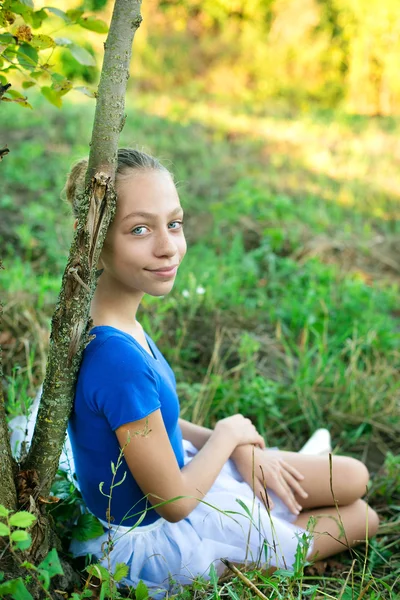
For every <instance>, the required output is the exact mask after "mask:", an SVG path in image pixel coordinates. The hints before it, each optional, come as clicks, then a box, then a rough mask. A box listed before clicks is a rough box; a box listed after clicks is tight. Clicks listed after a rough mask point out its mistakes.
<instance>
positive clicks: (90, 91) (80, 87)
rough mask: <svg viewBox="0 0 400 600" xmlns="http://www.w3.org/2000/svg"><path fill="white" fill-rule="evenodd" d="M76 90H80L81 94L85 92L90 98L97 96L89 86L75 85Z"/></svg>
mask: <svg viewBox="0 0 400 600" xmlns="http://www.w3.org/2000/svg"><path fill="white" fill-rule="evenodd" d="M74 90H76V91H77V92H80V93H81V94H85V96H88V97H89V98H96V94H95V93H94V92H93V91H92V90H89V88H87V87H85V86H83V85H79V86H77V87H74Z"/></svg>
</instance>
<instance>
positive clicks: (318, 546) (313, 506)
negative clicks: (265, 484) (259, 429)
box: [266, 450, 379, 559]
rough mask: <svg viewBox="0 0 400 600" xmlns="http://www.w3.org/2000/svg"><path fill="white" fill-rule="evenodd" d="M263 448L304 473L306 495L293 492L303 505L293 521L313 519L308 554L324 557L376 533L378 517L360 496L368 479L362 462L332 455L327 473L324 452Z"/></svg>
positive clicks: (300, 523)
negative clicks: (298, 452) (310, 546)
mask: <svg viewBox="0 0 400 600" xmlns="http://www.w3.org/2000/svg"><path fill="white" fill-rule="evenodd" d="M266 452H268V453H271V454H274V455H275V456H277V455H280V458H282V459H283V460H284V461H286V462H287V463H289V464H291V465H292V466H293V467H295V468H296V469H297V470H298V471H300V473H302V474H303V475H304V480H303V481H302V482H301V485H302V487H303V488H304V490H305V491H306V492H307V493H308V498H301V497H300V496H298V495H296V500H297V501H298V502H299V504H301V506H302V507H303V509H304V510H303V512H302V513H301V514H300V515H299V517H298V518H297V520H296V524H297V525H300V527H302V528H304V529H306V528H307V523H308V521H309V519H310V517H314V518H315V519H316V524H315V527H314V533H313V539H314V545H313V551H312V553H311V556H309V558H315V559H323V558H326V557H327V556H331V555H332V554H336V553H338V552H341V551H342V550H345V549H346V548H348V547H352V546H355V545H356V544H358V543H364V544H365V542H366V540H367V539H368V538H370V537H372V536H374V535H375V534H376V532H377V530H378V526H379V517H378V515H377V514H376V512H375V511H374V510H373V509H372V508H371V507H369V506H368V505H367V504H366V503H365V502H364V500H361V497H362V496H364V494H365V493H366V490H367V485H368V480H369V473H368V470H367V468H366V466H365V465H364V464H363V463H361V462H360V461H358V460H356V459H354V458H349V457H346V456H333V457H332V473H331V469H330V463H329V457H328V456H307V455H305V454H297V453H295V452H283V451H278V450H267V451H266ZM331 479H332V485H331ZM332 491H333V495H332ZM335 503H336V504H337V505H338V509H337V508H336V506H335ZM339 515H340V516H339ZM343 529H344V532H343Z"/></svg>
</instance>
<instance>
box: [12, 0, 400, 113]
mask: <svg viewBox="0 0 400 600" xmlns="http://www.w3.org/2000/svg"><path fill="white" fill-rule="evenodd" d="M37 4H38V5H39V0H37ZM111 7H112V3H111V2H107V0H83V1H81V2H79V0H76V1H73V0H70V1H65V0H54V7H53V8H51V7H44V8H40V9H39V10H34V8H33V0H4V1H3V2H0V51H1V55H0V75H1V79H0V83H2V84H3V85H4V83H5V82H6V81H8V80H11V81H13V82H14V80H15V81H18V76H19V78H20V79H21V75H22V79H23V81H24V87H25V88H28V87H30V86H31V85H32V86H33V85H39V87H41V88H42V92H43V94H44V95H45V97H46V98H47V99H48V100H50V102H53V103H54V104H56V106H59V105H60V103H61V98H62V96H63V95H64V94H66V93H67V92H68V91H69V90H70V89H71V88H72V87H73V82H74V80H75V79H79V80H82V79H83V80H84V81H85V82H87V83H89V84H94V83H95V82H96V79H97V71H96V69H95V66H96V56H97V55H101V54H102V48H101V44H100V41H99V40H96V38H95V37H93V36H91V35H89V34H90V33H91V32H92V33H105V32H106V31H107V25H106V22H109V19H110V12H111ZM87 13H89V14H87ZM90 13H95V14H90ZM142 14H143V18H144V20H143V23H142V25H141V27H140V30H139V34H138V36H137V38H136V40H135V59H134V67H133V69H134V72H135V80H136V81H139V82H140V85H141V87H142V90H146V91H148V90H152V91H156V92H160V93H161V92H162V93H165V92H167V93H174V94H176V93H178V94H180V95H183V96H185V97H186V98H191V99H197V98H198V97H199V96H203V97H204V96H208V97H212V98H215V99H217V100H221V101H223V102H229V103H235V104H238V103H240V104H242V105H243V104H244V105H246V106H247V108H250V107H251V109H252V110H253V111H254V112H257V111H259V110H262V108H263V106H264V104H265V102H266V101H269V100H270V99H271V98H275V99H279V100H280V101H281V103H282V104H283V105H285V106H290V107H291V108H293V107H297V108H309V107H310V105H313V106H314V107H315V106H319V107H322V108H333V107H338V106H340V107H341V108H345V109H346V110H349V111H351V112H356V113H361V114H369V115H389V114H394V113H397V112H398V111H399V108H400V77H399V75H398V64H399V61H400V44H399V40H400V3H399V2H398V0H370V1H369V2H368V3H366V2H365V0H303V2H301V3H299V1H298V0H147V1H146V2H144V3H143V5H142ZM65 26H67V27H68V37H67V38H65V37H64V36H62V37H57V36H56V37H55V36H54V35H53V31H55V30H58V29H60V28H64V27H65ZM53 69H55V70H56V72H57V73H58V74H59V75H58V77H52V73H53ZM16 75H17V77H16ZM43 88H44V91H43ZM78 89H79V88H78ZM81 91H84V92H85V91H86V90H85V88H84V89H83V90H81ZM5 98H6V99H8V100H12V101H17V102H19V103H21V104H24V103H25V102H26V100H24V96H23V95H21V94H20V93H19V92H18V91H16V90H14V91H12V92H11V93H10V91H8V93H7V94H6V95H5ZM25 105H26V104H25Z"/></svg>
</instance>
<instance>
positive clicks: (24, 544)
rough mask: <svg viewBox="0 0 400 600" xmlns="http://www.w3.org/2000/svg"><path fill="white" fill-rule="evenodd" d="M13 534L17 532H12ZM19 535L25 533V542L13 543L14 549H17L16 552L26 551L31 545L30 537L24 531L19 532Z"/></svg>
mask: <svg viewBox="0 0 400 600" xmlns="http://www.w3.org/2000/svg"><path fill="white" fill-rule="evenodd" d="M14 533H17V532H16V531H14ZM19 533H26V535H27V538H26V539H25V540H21V541H20V542H14V543H15V545H16V547H17V548H18V550H28V548H29V547H30V545H31V543H32V538H31V536H30V535H29V533H27V532H26V531H21V532H19Z"/></svg>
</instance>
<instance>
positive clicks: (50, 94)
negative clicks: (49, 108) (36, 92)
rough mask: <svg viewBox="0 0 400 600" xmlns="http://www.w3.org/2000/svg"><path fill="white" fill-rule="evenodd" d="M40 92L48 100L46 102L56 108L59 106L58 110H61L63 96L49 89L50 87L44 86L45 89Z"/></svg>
mask: <svg viewBox="0 0 400 600" xmlns="http://www.w3.org/2000/svg"><path fill="white" fill-rule="evenodd" d="M40 91H41V92H42V94H43V96H44V97H45V98H46V100H48V101H49V102H50V103H51V104H54V106H57V108H61V106H62V100H61V96H60V94H59V93H58V92H56V91H55V90H53V89H52V88H51V87H48V86H44V87H42V88H40Z"/></svg>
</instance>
